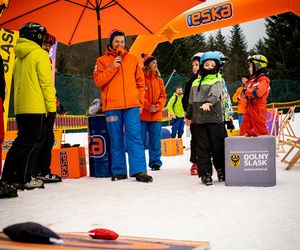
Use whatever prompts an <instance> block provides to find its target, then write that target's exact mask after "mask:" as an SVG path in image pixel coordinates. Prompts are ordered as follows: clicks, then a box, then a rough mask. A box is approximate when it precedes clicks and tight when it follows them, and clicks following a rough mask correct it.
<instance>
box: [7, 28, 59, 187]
mask: <svg viewBox="0 0 300 250" xmlns="http://www.w3.org/2000/svg"><path fill="white" fill-rule="evenodd" d="M46 34H47V29H46V28H45V27H43V26H42V25H40V24H38V23H33V22H30V23H26V24H24V25H23V26H22V27H21V28H20V30H19V38H18V39H17V41H16V45H15V47H14V52H15V55H16V61H15V64H14V68H13V80H14V81H13V82H14V113H15V115H16V121H17V126H18V135H17V137H16V139H15V140H14V142H13V144H12V147H11V148H10V149H9V151H8V153H7V156H6V160H5V164H4V169H3V174H2V181H5V182H7V183H9V184H13V185H14V186H15V187H16V188H17V189H34V188H43V187H44V183H43V181H41V180H38V179H37V178H36V177H37V176H36V174H37V173H36V172H37V166H39V167H41V168H42V169H43V166H41V165H40V164H44V165H45V166H50V162H51V148H52V145H53V142H54V137H51V136H49V129H50V130H51V129H52V128H51V125H49V124H52V123H53V121H54V120H55V116H56V104H55V88H54V83H53V77H52V72H51V65H50V60H49V56H48V53H47V52H46V51H45V50H43V49H42V48H41V47H42V44H43V41H44V38H45V36H46ZM39 158H40V159H42V162H40V161H38V159H39ZM49 171H50V169H49Z"/></svg>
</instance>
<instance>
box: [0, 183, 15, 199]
mask: <svg viewBox="0 0 300 250" xmlns="http://www.w3.org/2000/svg"><path fill="white" fill-rule="evenodd" d="M17 196H18V192H17V189H15V188H14V187H13V186H11V185H8V184H7V183H5V182H0V199H3V198H13V197H17Z"/></svg>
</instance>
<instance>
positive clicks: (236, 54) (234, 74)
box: [227, 25, 248, 83]
mask: <svg viewBox="0 0 300 250" xmlns="http://www.w3.org/2000/svg"><path fill="white" fill-rule="evenodd" d="M230 32H231V35H230V36H229V53H228V57H229V59H228V61H229V63H228V68H229V72H230V75H229V76H228V78H227V81H228V82H231V83H236V82H240V80H241V78H242V76H243V75H245V74H248V64H247V56H248V55H247V41H246V37H245V35H244V33H243V31H242V29H241V28H240V25H234V26H232V29H231V31H230Z"/></svg>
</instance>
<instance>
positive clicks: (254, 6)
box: [130, 0, 300, 57]
mask: <svg viewBox="0 0 300 250" xmlns="http://www.w3.org/2000/svg"><path fill="white" fill-rule="evenodd" d="M207 3H208V2H207ZM203 5H204V4H203ZM203 5H200V7H199V8H196V9H194V10H192V11H188V12H185V13H183V14H181V15H179V16H178V17H176V18H174V19H172V20H171V21H170V22H168V23H167V24H166V25H164V26H163V27H162V28H161V29H160V30H159V31H157V32H156V33H155V34H152V35H139V36H138V37H137V39H136V41H135V42H134V44H133V45H132V47H131V49H130V53H131V54H134V55H136V56H139V57H140V55H141V53H147V54H151V53H152V52H153V50H154V49H155V48H156V46H157V45H158V44H159V43H161V42H165V41H169V42H171V43H172V41H173V40H174V39H178V38H182V37H186V36H190V35H194V34H198V33H201V32H207V31H210V30H215V29H220V28H224V27H227V26H231V25H235V24H240V23H243V22H248V21H251V20H255V19H260V18H264V17H268V16H272V15H277V14H281V13H284V12H288V11H291V12H294V13H295V14H297V15H300V0H289V1H288V0H287V1H282V0H242V1H241V0H230V1H220V2H219V3H218V4H214V5H210V6H206V7H202V6H203Z"/></svg>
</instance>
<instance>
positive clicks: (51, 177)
mask: <svg viewBox="0 0 300 250" xmlns="http://www.w3.org/2000/svg"><path fill="white" fill-rule="evenodd" d="M36 178H37V179H38V180H41V181H42V182H44V183H57V182H62V179H61V177H60V176H59V175H56V174H46V175H45V176H43V175H39V176H37V177H36Z"/></svg>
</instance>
